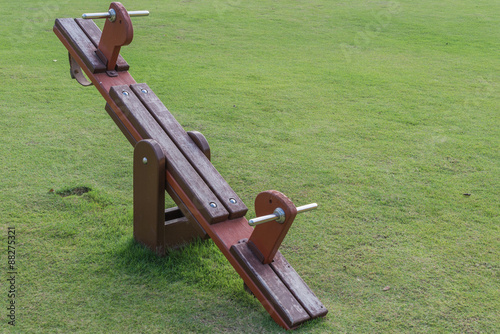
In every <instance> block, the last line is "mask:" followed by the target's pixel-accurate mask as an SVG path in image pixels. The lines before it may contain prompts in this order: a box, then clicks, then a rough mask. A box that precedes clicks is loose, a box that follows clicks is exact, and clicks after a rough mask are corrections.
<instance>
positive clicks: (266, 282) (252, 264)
mask: <svg viewBox="0 0 500 334" xmlns="http://www.w3.org/2000/svg"><path fill="white" fill-rule="evenodd" d="M230 251H231V253H232V254H233V255H234V256H235V257H236V259H237V260H238V262H239V263H240V265H241V266H242V267H243V268H244V269H245V271H246V273H247V274H248V275H249V276H250V277H251V278H252V280H253V281H254V282H255V283H256V285H257V286H258V288H259V289H260V291H262V293H263V294H264V295H265V296H266V298H267V300H268V301H270V302H271V304H272V305H273V306H274V309H275V310H276V312H278V313H279V314H280V315H281V317H282V318H283V320H285V322H286V323H287V325H288V326H289V327H290V328H293V327H297V326H298V325H300V324H301V323H303V322H304V321H307V320H309V319H310V318H311V317H310V315H309V314H308V312H307V311H306V310H305V309H304V307H303V306H302V305H301V304H300V303H299V301H298V300H297V299H296V298H295V296H294V295H293V294H292V293H291V292H290V290H289V289H288V287H287V286H286V285H285V284H284V283H283V282H282V281H281V279H280V277H279V276H278V275H277V274H276V273H275V272H274V270H273V269H272V268H271V267H270V266H269V265H266V264H262V262H260V261H259V259H257V257H255V255H254V254H253V252H252V251H251V250H250V249H249V248H248V245H247V244H246V243H244V242H243V243H239V244H236V245H233V246H232V247H231V250H230Z"/></svg>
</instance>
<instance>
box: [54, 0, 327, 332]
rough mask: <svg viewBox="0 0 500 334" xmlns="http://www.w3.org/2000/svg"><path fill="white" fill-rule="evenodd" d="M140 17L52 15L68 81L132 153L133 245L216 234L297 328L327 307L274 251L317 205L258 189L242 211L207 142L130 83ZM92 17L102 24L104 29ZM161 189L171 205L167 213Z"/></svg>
mask: <svg viewBox="0 0 500 334" xmlns="http://www.w3.org/2000/svg"><path fill="white" fill-rule="evenodd" d="M146 15H149V12H147V11H136V12H127V11H126V10H125V8H124V7H123V5H122V4H121V3H119V2H112V3H111V5H110V7H109V11H108V12H104V13H94V14H84V15H83V16H82V17H83V18H77V19H73V18H63V19H56V21H55V25H54V32H55V34H56V35H57V37H59V39H60V40H61V42H62V43H63V44H64V46H65V47H66V49H68V52H69V60H70V71H71V76H72V78H74V79H76V80H77V81H78V82H79V83H80V84H82V85H84V86H89V85H94V86H95V87H96V88H97V90H98V91H99V92H100V93H101V95H102V96H103V97H104V99H105V100H106V107H105V109H106V111H107V112H108V113H109V115H110V116H111V118H112V119H113V120H114V122H115V123H116V125H117V126H118V128H119V129H120V130H121V131H122V133H123V134H124V135H125V137H126V138H127V139H128V141H129V142H130V143H131V144H132V146H133V147H134V157H133V187H134V195H133V199H134V204H133V205H134V217H133V224H134V238H135V240H136V241H137V242H139V243H141V244H143V245H145V246H147V247H148V248H150V249H151V250H152V251H153V252H155V253H156V254H158V255H159V256H163V255H165V252H166V251H167V250H168V249H173V248H178V247H181V246H183V245H186V244H188V243H190V242H192V241H194V240H196V239H199V238H201V239H207V238H212V240H213V241H214V242H215V244H216V245H217V246H218V247H219V249H220V250H221V252H222V253H223V254H224V256H225V257H226V258H227V259H228V260H229V262H230V263H231V265H232V266H233V267H234V269H235V270H236V271H237V272H238V274H239V275H240V276H241V278H242V279H243V281H244V286H245V288H246V289H247V290H249V291H250V292H251V293H252V294H253V295H254V296H255V297H256V298H257V299H258V300H259V301H260V303H261V304H262V305H263V306H264V308H265V309H266V310H267V312H269V314H270V315H271V317H272V318H273V319H274V320H275V321H276V322H277V323H278V324H279V325H280V326H282V327H283V328H285V329H293V328H296V327H297V326H299V325H300V324H302V323H304V322H305V321H308V320H310V319H314V318H318V317H323V316H325V315H326V314H327V312H328V311H327V309H326V308H325V307H324V306H323V304H322V303H321V302H320V301H319V300H318V298H317V297H316V296H315V295H314V293H313V292H312V291H311V290H310V289H309V287H308V286H307V285H306V283H305V282H304V281H303V280H302V278H301V277H300V276H299V275H298V274H297V272H296V271H295V270H294V269H293V268H292V266H291V265H290V264H289V263H288V262H287V261H286V260H285V258H284V257H283V255H281V253H280V252H279V250H278V248H279V247H280V245H281V243H282V241H283V239H284V238H285V236H286V234H287V232H288V230H289V228H290V226H291V224H292V223H293V221H294V219H295V216H296V215H297V214H298V213H301V212H305V211H309V210H312V209H315V208H316V207H317V205H316V204H315V203H313V204H309V205H304V206H299V207H296V206H295V205H294V204H293V203H292V201H290V199H288V198H287V197H286V196H285V195H284V194H282V193H280V192H278V191H274V190H271V191H264V192H261V193H260V194H258V195H257V197H256V199H255V212H256V215H258V216H259V217H257V218H254V219H250V220H249V221H248V220H247V219H246V218H245V214H246V213H247V210H248V209H247V207H246V206H245V204H244V203H243V201H242V200H241V198H240V197H239V196H238V195H237V194H236V193H235V192H234V190H233V189H231V187H230V186H229V185H228V184H227V182H226V181H225V180H224V178H223V177H222V176H221V175H220V174H219V173H218V172H217V170H216V169H215V168H214V166H213V165H212V163H211V162H210V146H209V145H208V142H207V140H206V139H205V137H204V136H203V135H202V134H201V133H199V132H196V131H189V132H186V131H185V130H184V129H183V128H182V126H181V125H180V124H179V122H177V120H176V119H175V118H174V116H173V115H172V114H171V113H170V112H169V111H168V110H167V108H166V107H165V106H164V105H163V103H162V102H161V101H160V99H159V98H158V97H157V96H156V95H155V93H154V92H153V90H152V89H151V88H150V87H148V85H146V84H144V83H136V82H135V80H134V79H133V78H132V76H131V75H130V73H129V72H128V70H129V65H128V64H127V62H126V61H125V60H124V59H123V58H122V57H121V56H120V48H121V47H122V46H124V45H128V44H130V43H131V41H132V38H133V27H132V22H131V19H130V17H133V16H146ZM92 19H106V22H105V24H104V28H103V30H102V32H101V30H100V29H99V28H98V27H97V25H96V24H95V23H94V21H93V20H92ZM83 73H85V74H86V76H87V78H88V79H87V78H86V77H85V76H84V74H83ZM89 80H90V81H89ZM165 191H166V192H167V193H168V194H169V195H170V196H171V197H172V199H173V200H174V202H175V203H176V205H177V207H174V208H169V209H165Z"/></svg>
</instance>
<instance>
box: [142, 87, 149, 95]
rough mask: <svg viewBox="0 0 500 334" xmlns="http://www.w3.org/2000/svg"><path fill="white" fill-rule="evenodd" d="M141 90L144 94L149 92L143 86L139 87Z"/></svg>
mask: <svg viewBox="0 0 500 334" xmlns="http://www.w3.org/2000/svg"><path fill="white" fill-rule="evenodd" d="M141 92H143V93H144V94H147V93H149V92H148V90H147V89H144V88H143V89H141Z"/></svg>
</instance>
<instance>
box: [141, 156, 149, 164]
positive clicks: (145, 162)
mask: <svg viewBox="0 0 500 334" xmlns="http://www.w3.org/2000/svg"><path fill="white" fill-rule="evenodd" d="M142 163H143V164H145V165H147V164H148V158H146V157H144V158H142Z"/></svg>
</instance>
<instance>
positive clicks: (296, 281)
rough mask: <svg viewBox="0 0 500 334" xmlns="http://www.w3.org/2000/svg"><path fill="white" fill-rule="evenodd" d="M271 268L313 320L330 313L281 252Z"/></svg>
mask: <svg viewBox="0 0 500 334" xmlns="http://www.w3.org/2000/svg"><path fill="white" fill-rule="evenodd" d="M270 266H271V268H272V269H273V270H274V272H275V273H276V274H277V275H278V277H279V278H280V279H281V281H282V282H283V283H284V284H285V285H286V286H287V288H288V290H290V292H291V293H292V294H293V295H294V297H295V298H296V299H297V300H298V302H299V303H300V304H301V305H302V307H303V308H304V309H305V310H306V312H307V313H308V314H309V316H310V317H311V318H312V319H314V318H318V317H323V316H325V315H326V314H327V313H328V310H327V309H326V307H325V306H324V305H323V304H322V303H321V301H320V300H319V299H318V297H316V295H315V294H314V293H313V292H312V291H311V289H309V287H308V286H307V284H306V283H305V282H304V280H303V279H302V278H301V277H300V276H299V274H298V273H297V272H296V271H295V269H293V267H292V266H291V265H290V263H288V261H287V260H286V259H285V257H284V256H283V255H282V254H281V253H280V252H277V253H276V256H275V257H274V260H273V262H272V263H271V264H270Z"/></svg>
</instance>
